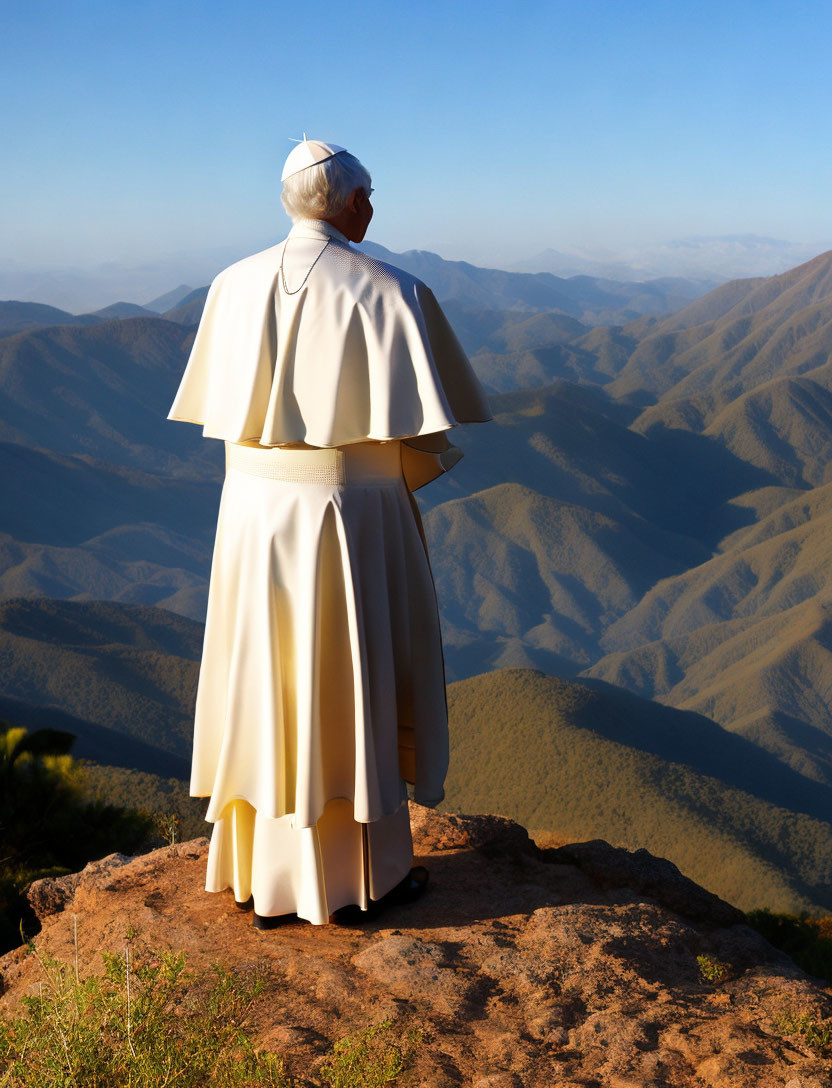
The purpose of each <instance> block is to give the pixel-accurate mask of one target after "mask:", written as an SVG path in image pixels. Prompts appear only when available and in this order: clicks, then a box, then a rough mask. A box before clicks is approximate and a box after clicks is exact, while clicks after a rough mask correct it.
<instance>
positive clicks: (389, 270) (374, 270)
mask: <svg viewBox="0 0 832 1088" xmlns="http://www.w3.org/2000/svg"><path fill="white" fill-rule="evenodd" d="M349 255H350V262H351V264H352V266H353V268H354V269H355V270H356V271H357V272H359V273H363V275H364V276H366V277H367V279H368V280H369V281H370V282H371V283H372V284H373V286H375V287H377V288H379V289H380V290H384V289H387V290H391V291H396V292H399V293H401V294H404V295H411V294H412V293H413V292H414V291H415V290H417V289H419V288H425V287H426V285H425V284H424V283H423V282H422V280H420V279H419V278H418V276H414V275H412V273H410V272H406V271H405V270H404V269H403V268H399V267H398V266H397V265H394V264H390V263H389V262H388V261H382V260H379V258H378V257H373V256H371V255H370V254H369V253H365V252H364V250H362V249H356V248H355V247H354V246H350V247H349Z"/></svg>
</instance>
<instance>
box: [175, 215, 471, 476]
mask: <svg viewBox="0 0 832 1088" xmlns="http://www.w3.org/2000/svg"><path fill="white" fill-rule="evenodd" d="M284 251H285V252H284ZM281 261H282V262H283V272H282V273H281ZM283 275H285V279H286V286H287V288H288V292H289V293H287V292H286V291H285V290H284V289H283V286H282V276H283ZM168 419H177V420H184V421H186V422H191V423H200V424H202V427H203V434H204V435H205V436H206V437H208V438H222V439H226V440H227V441H229V442H244V441H257V442H259V443H260V444H261V445H264V446H276V445H287V444H292V443H298V442H303V443H306V444H307V445H311V446H322V447H333V446H341V445H347V444H350V443H353V442H361V441H367V440H368V439H371V440H379V441H385V440H389V439H394V438H413V437H415V436H421V435H433V434H435V433H436V432H439V431H444V430H447V429H448V428H449V427H453V426H455V425H456V424H458V423H469V422H471V423H473V422H484V421H486V420H488V419H491V413H490V411H489V407H488V401H487V400H486V397H485V395H484V393H483V391H482V388H481V387H480V384H479V381H478V380H477V378H476V376H475V374H474V372H473V370H472V368H471V364H470V363H469V361H468V359H467V357H466V355H465V352H464V351H463V349H462V347H461V346H460V344H459V341H458V340H457V338H456V336H455V335H454V332H453V330H452V328H451V326H450V324H449V323H448V320H447V318H446V317H445V315H444V314H443V312H442V310H441V308H440V306H439V303H438V302H437V301H436V298H435V297H434V295H433V292H432V291H431V290H430V288H428V287H427V286H426V285H425V284H424V283H422V281H421V280H419V279H417V278H416V277H415V276H411V275H409V274H408V273H407V272H403V271H401V270H400V269H397V268H394V267H392V266H391V265H388V264H384V263H383V262H381V261H377V260H375V259H374V258H372V257H370V256H368V255H367V254H365V253H362V252H360V251H359V250H356V249H354V248H353V247H352V246H350V244H349V242H348V240H347V239H346V238H345V237H344V235H343V234H341V232H340V231H338V230H336V228H335V227H333V226H331V225H330V224H329V223H327V222H325V221H324V220H317V219H305V220H301V221H300V222H298V223H296V224H295V226H294V227H293V228H292V230H291V231H290V233H289V236H288V238H287V239H286V240H285V241H283V242H280V243H279V244H278V245H276V246H272V247H271V248H270V249H265V250H263V251H262V252H260V253H255V254H254V255H253V256H251V257H246V258H245V259H244V260H242V261H238V262H237V263H236V264H233V265H231V266H230V267H229V268H226V269H225V270H224V271H223V272H220V274H219V275H218V276H217V277H216V279H215V280H214V281H213V283H212V284H211V287H210V289H209V291H208V297H207V299H206V302H205V309H204V312H203V315H202V320H201V322H200V325H199V329H198V331H197V335H196V339H195V341H194V345H193V349H192V351H191V354H190V357H189V359H188V365H187V367H186V369H185V373H184V374H183V376H182V381H181V383H180V386H179V390H178V392H177V394H176V398H175V400H174V402H173V406H172V407H171V410H170V412H169V413H168ZM445 448H446V449H448V446H447V443H446V444H445ZM444 467H450V466H449V465H445V466H444Z"/></svg>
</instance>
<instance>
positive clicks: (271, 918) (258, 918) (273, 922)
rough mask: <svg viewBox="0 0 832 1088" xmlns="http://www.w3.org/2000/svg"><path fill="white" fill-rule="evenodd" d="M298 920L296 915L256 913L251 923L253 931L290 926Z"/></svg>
mask: <svg viewBox="0 0 832 1088" xmlns="http://www.w3.org/2000/svg"><path fill="white" fill-rule="evenodd" d="M298 921H300V919H299V918H298V916H297V915H296V914H267V915H263V914H258V913H257V912H256V911H255V913H254V917H253V918H252V922H253V924H254V928H255V929H277V928H278V926H286V925H291V924H292V922H298Z"/></svg>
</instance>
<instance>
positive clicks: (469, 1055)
mask: <svg viewBox="0 0 832 1088" xmlns="http://www.w3.org/2000/svg"><path fill="white" fill-rule="evenodd" d="M411 818H412V823H413V829H414V842H415V847H416V853H417V856H418V858H419V860H420V861H421V862H422V863H423V864H425V865H426V866H427V867H428V869H429V870H430V874H431V879H430V886H429V890H428V892H427V894H426V895H425V896H424V897H423V898H422V899H421V900H420V901H418V902H417V903H415V904H412V905H410V906H406V907H404V906H403V907H397V908H394V909H391V910H389V911H388V912H387V913H385V914H383V915H382V916H381V917H379V918H378V919H377V920H376V921H375V922H372V923H368V924H365V925H363V926H360V927H355V928H346V927H340V926H335V925H327V926H312V925H309V924H308V923H305V922H294V923H291V924H286V925H283V926H281V927H280V928H278V929H274V930H270V931H266V932H261V931H258V930H255V929H254V928H253V926H252V925H251V915H250V914H243V913H241V912H240V911H239V910H237V909H236V907H235V906H234V901H233V895H232V893H231V891H230V890H229V891H226V892H223V893H220V894H215V895H211V894H208V893H206V892H205V891H204V890H203V887H204V879H205V859H206V853H207V849H208V841H207V839H196V840H194V841H192V842H187V843H181V844H178V845H176V846H174V847H165V848H163V849H160V850H156V851H154V852H153V853H150V854H146V855H143V856H140V857H136V858H126V857H124V856H123V855H118V854H113V855H110V857H108V858H104V859H102V860H101V861H99V862H95V863H91V864H90V865H88V866H87V867H86V868H85V869H84V870H83V872H82V873H80V874H74V875H73V876H71V877H62V878H59V879H57V880H43V881H38V882H37V883H36V884H34V885H32V887H31V888H30V891H29V899H30V902H31V903H32V906H33V908H34V909H35V911H36V912H37V913H38V915H39V917H40V920H41V924H42V931H41V932H40V934H38V935H37V937H36V938H35V944H36V946H38V947H39V948H40V949H41V950H43V951H48V952H50V953H52V954H53V955H56V956H59V957H62V958H66V959H70V958H72V957H73V956H74V944H73V929H74V926H77V939H78V954H79V960H80V963H81V965H82V970H87V971H90V970H100V969H101V956H100V953H101V951H102V950H107V949H109V950H114V951H115V950H119V949H121V948H122V947H123V945H124V938H125V934H126V932H127V930H128V927H130V926H132V927H133V930H134V931H138V932H139V933H140V934H141V935H142V937H143V938H144V940H145V941H147V942H148V943H153V944H157V945H162V946H165V947H170V948H174V949H183V950H185V951H186V952H187V954H188V959H189V962H190V964H191V966H200V965H203V964H208V963H210V962H212V961H213V962H217V963H221V964H223V965H225V966H241V967H242V966H244V965H250V964H253V963H261V964H263V963H265V964H266V965H267V967H268V971H269V978H270V980H271V981H270V983H269V987H268V990H267V992H266V993H265V994H264V995H263V998H262V999H261V1001H260V1003H259V1005H258V1007H257V1017H258V1019H257V1029H256V1036H257V1041H258V1043H259V1044H260V1045H262V1046H265V1047H268V1048H270V1049H274V1050H276V1051H279V1052H281V1053H282V1054H283V1055H284V1056H285V1058H286V1061H287V1066H288V1068H289V1070H290V1071H291V1072H294V1073H295V1074H296V1075H297V1077H298V1078H299V1081H300V1083H301V1084H308V1085H314V1084H317V1083H320V1082H319V1081H318V1080H316V1077H315V1069H316V1066H317V1065H318V1064H319V1063H320V1062H321V1060H322V1055H323V1054H324V1053H326V1052H327V1050H328V1049H329V1047H330V1045H331V1043H332V1042H334V1041H335V1040H337V1039H339V1038H342V1037H343V1036H344V1035H346V1034H348V1033H349V1032H351V1031H353V1030H356V1029H360V1028H363V1027H365V1026H367V1025H368V1024H370V1023H374V1022H377V1021H378V1020H381V1019H382V1018H388V1017H389V1018H392V1019H393V1020H394V1021H395V1022H396V1023H397V1024H399V1025H401V1028H402V1032H404V1031H405V1029H406V1028H408V1027H420V1028H421V1029H422V1032H423V1034H422V1042H421V1044H420V1045H419V1046H418V1047H417V1051H416V1057H415V1064H414V1065H413V1067H412V1068H411V1069H410V1070H409V1071H408V1072H407V1073H405V1074H403V1075H402V1077H401V1079H400V1081H399V1082H397V1083H401V1084H402V1085H403V1086H404V1085H429V1086H431V1088H450V1086H452V1085H466V1086H469V1085H470V1086H473V1088H555V1086H567V1085H568V1086H571V1088H578V1086H579V1085H581V1086H584V1088H648V1086H653V1085H655V1086H659V1085H663V1086H671V1085H672V1086H673V1088H687V1086H690V1088H693V1086H694V1085H695V1086H696V1088H703V1086H714V1088H746V1086H748V1088H751V1086H754V1088H775V1086H776V1088H828V1086H829V1085H832V1061H830V1058H829V1056H824V1055H823V1054H822V1053H819V1052H818V1051H817V1050H812V1049H811V1048H810V1047H809V1046H808V1045H807V1042H806V1040H805V1038H804V1036H803V1035H801V1034H799V1033H797V1034H788V1029H789V1026H790V1025H793V1024H794V1023H795V1018H796V1017H798V1016H799V1015H801V1014H803V1013H805V1014H807V1015H810V1016H813V1017H815V1018H816V1019H818V1020H820V1019H822V1018H824V1017H829V1016H830V1014H832V995H830V992H829V991H828V990H825V989H824V988H823V986H822V985H821V984H820V983H819V982H818V980H812V979H810V978H808V977H807V976H806V975H805V974H803V973H802V972H801V971H800V970H799V969H798V968H796V967H795V965H794V964H793V963H792V962H791V961H790V960H789V959H788V958H786V957H785V956H783V955H782V954H781V953H779V952H777V951H776V950H775V949H773V948H772V947H771V946H770V945H769V944H767V942H766V941H764V940H763V939H762V938H761V937H760V936H759V935H758V934H757V933H756V932H755V931H754V930H752V929H750V928H749V927H748V926H746V925H745V924H743V920H742V915H740V914H739V912H737V911H735V910H734V909H733V908H732V907H730V906H729V905H728V904H726V903H723V902H722V901H721V900H719V899H717V898H716V897H715V896H712V895H711V894H710V893H708V892H706V891H704V889H702V888H699V887H698V886H697V885H695V884H693V883H692V882H690V881H688V880H687V879H686V878H685V877H684V876H683V875H682V874H681V873H679V871H678V869H676V868H675V866H673V865H671V864H670V863H668V862H665V861H663V860H661V859H657V858H653V857H652V856H651V855H649V854H648V853H647V852H646V851H635V852H632V853H631V852H629V851H625V850H617V849H614V848H613V847H610V846H609V845H608V844H606V843H603V842H592V843H581V844H571V845H567V846H561V847H559V848H557V849H538V847H537V846H536V845H535V844H534V842H532V841H531V840H530V839H529V836H528V835H527V833H526V832H525V831H524V829H523V828H521V827H519V826H518V825H517V824H515V823H512V822H511V821H509V820H504V819H501V818H499V817H493V816H461V815H442V814H439V813H436V812H433V811H429V810H426V809H421V808H419V807H418V806H415V805H411ZM703 956H706V957H708V962H710V963H711V964H718V965H721V970H722V974H723V978H722V980H721V981H719V982H709V981H707V980H706V978H705V977H703V973H702V968H701V966H700V962H699V960H698V957H703ZM703 962H705V961H703ZM39 971H40V968H39V964H38V962H37V958H36V957H35V956H32V955H30V954H28V953H27V951H26V949H25V948H20V949H16V950H15V951H13V952H10V953H8V954H7V955H6V956H4V957H2V959H0V973H2V982H3V987H4V1003H5V1004H6V1005H7V1007H14V1006H15V1005H16V1004H17V1003H18V1002H19V1001H20V999H21V998H22V997H23V996H25V995H26V994H27V993H30V992H33V991H34V990H35V989H36V987H37V983H38V979H39Z"/></svg>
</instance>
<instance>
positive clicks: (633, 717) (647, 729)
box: [574, 677, 832, 823]
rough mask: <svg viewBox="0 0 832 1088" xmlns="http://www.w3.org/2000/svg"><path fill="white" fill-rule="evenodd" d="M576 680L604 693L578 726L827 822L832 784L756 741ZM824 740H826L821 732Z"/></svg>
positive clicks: (699, 717)
mask: <svg viewBox="0 0 832 1088" xmlns="http://www.w3.org/2000/svg"><path fill="white" fill-rule="evenodd" d="M578 682H579V683H581V684H583V685H584V686H586V687H588V688H591V689H592V690H593V691H596V692H598V693H599V694H600V695H602V696H604V697H605V698H604V702H603V705H602V706H600V707H599V704H598V703H594V704H590V705H589V706H587V707H584V708H582V709H581V710H579V711H577V713H576V714H575V716H574V722H575V724H577V725H580V726H581V727H582V728H584V729H587V730H590V731H591V732H593V733H597V734H599V735H601V736H603V737H607V738H608V739H609V740H613V741H616V742H617V743H619V744H626V745H629V746H630V747H632V748H637V749H638V750H639V751H642V752H649V753H651V754H652V755H657V756H660V757H661V758H662V759H667V760H670V761H671V762H673V763H681V764H683V765H684V766H686V767H690V768H691V769H692V770H694V771H696V772H697V773H698V774H702V775H706V776H708V777H709V778H716V779H718V780H719V781H720V782H723V783H724V784H725V785H726V786H731V787H733V788H734V789H738V790H743V791H744V792H746V793H750V794H753V795H754V796H755V797H758V798H760V799H761V800H764V801H768V802H769V803H770V804H772V805H777V806H779V807H780V808H785V809H788V810H789V811H790V812H802V813H805V814H806V815H807V816H812V817H813V818H814V819H816V820H822V821H824V822H825V823H829V822H830V816H832V787H830V786H827V785H824V783H822V782H817V781H814V780H813V779H811V778H807V777H806V776H805V775H804V774H801V773H800V772H799V771H796V770H794V769H793V768H792V767H790V766H789V765H788V764H786V763H784V762H783V761H782V760H780V759H778V758H777V757H776V756H774V755H772V754H771V753H770V752H767V751H765V750H764V749H763V748H761V747H760V746H759V745H758V744H755V743H754V742H752V741H749V740H746V739H745V737H742V736H740V735H739V734H737V733H731V732H729V730H727V729H725V728H723V727H722V726H721V725H718V724H717V723H716V722H715V721H712V720H711V719H710V718H706V717H705V715H704V714H697V713H695V712H694V711H691V710H676V709H675V708H673V707H669V706H665V705H663V704H661V703H653V702H651V701H650V700H649V699H644V698H642V697H640V696H638V695H634V694H633V693H631V692H629V691H626V690H625V689H624V688H620V687H616V685H615V684H610V683H607V682H606V681H605V680H596V679H589V678H586V677H580V678H579V681H578ZM599 710H601V713H599ZM798 726H799V727H801V728H802V729H803V730H804V731H806V730H810V729H811V727H810V726H808V725H807V724H806V723H805V722H802V723H793V725H792V726H791V727H790V728H792V729H794V730H795V731H796V730H797V728H798ZM812 733H813V734H816V733H817V731H816V730H812ZM792 735H794V734H792ZM810 739H813V740H814V741H815V742H816V741H817V740H818V738H817V737H816V736H815V737H814V738H809V737H808V736H802V737H801V738H800V740H799V741H798V743H800V744H803V745H808V743H809V740H810ZM824 740H825V741H826V744H827V745H829V744H830V740H829V738H828V737H826V736H825V735H824Z"/></svg>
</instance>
